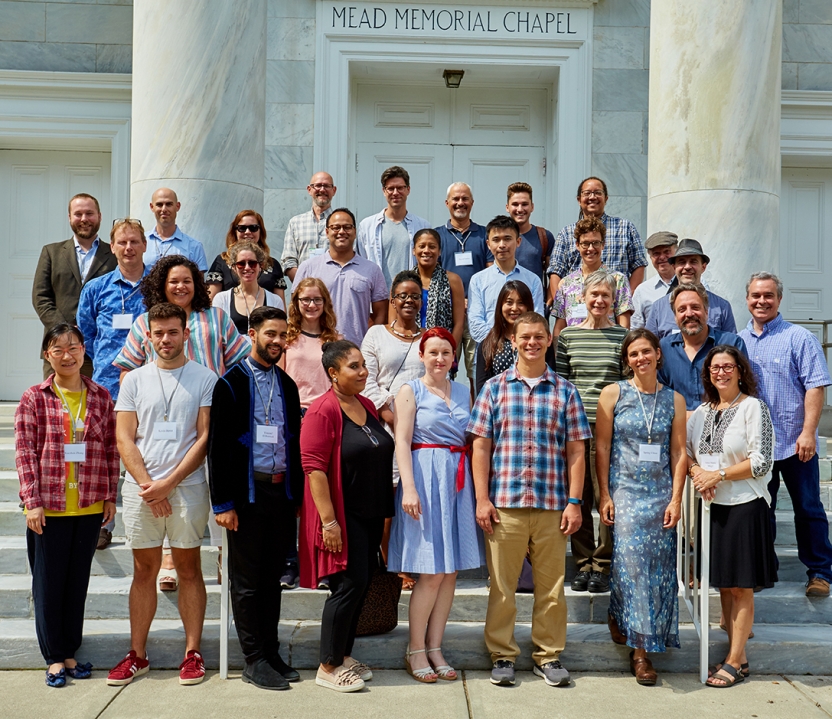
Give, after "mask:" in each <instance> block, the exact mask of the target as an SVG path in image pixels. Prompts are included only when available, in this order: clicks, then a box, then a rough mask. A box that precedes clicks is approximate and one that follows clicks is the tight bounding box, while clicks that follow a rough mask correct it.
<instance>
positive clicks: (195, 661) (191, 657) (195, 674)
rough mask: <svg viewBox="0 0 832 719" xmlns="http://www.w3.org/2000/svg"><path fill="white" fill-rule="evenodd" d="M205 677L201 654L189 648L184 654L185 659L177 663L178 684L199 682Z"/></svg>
mask: <svg viewBox="0 0 832 719" xmlns="http://www.w3.org/2000/svg"><path fill="white" fill-rule="evenodd" d="M203 679H205V662H204V661H202V655H201V654H200V653H199V652H198V651H196V650H195V649H191V651H189V652H188V653H187V655H186V656H185V661H184V662H182V663H181V664H180V665H179V683H180V684H199V683H200V682H201V681H202V680H203Z"/></svg>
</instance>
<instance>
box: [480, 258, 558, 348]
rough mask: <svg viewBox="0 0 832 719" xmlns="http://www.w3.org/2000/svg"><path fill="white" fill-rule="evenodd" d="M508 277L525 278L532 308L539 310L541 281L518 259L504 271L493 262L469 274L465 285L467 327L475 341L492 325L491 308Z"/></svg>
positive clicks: (522, 279) (541, 289) (489, 329)
mask: <svg viewBox="0 0 832 719" xmlns="http://www.w3.org/2000/svg"><path fill="white" fill-rule="evenodd" d="M509 280H520V281H521V282H525V283H526V285H527V286H528V288H529V289H530V290H531V293H532V298H533V299H534V311H535V312H538V313H540V314H541V315H542V314H543V285H542V284H541V282H540V278H539V277H538V276H537V275H536V274H534V273H533V272H530V271H529V270H527V269H526V268H525V267H521V266H520V263H518V262H515V264H514V269H513V270H511V272H509V273H508V274H506V273H504V272H503V271H502V270H501V269H500V267H499V265H498V264H497V263H496V262H495V263H494V264H493V265H491V267H486V268H485V269H484V270H483V271H482V272H477V274H475V275H474V276H473V277H472V278H471V284H470V285H469V287H468V329H469V330H470V332H471V337H473V338H474V341H475V342H482V341H483V340H484V339H485V338H486V335H488V333H489V332H490V331H491V328H492V327H493V326H494V309H495V308H496V307H497V298H498V297H499V296H500V290H501V289H503V285H504V284H505V283H506V282H508V281H509Z"/></svg>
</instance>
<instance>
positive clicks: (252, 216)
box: [205, 210, 286, 306]
mask: <svg viewBox="0 0 832 719" xmlns="http://www.w3.org/2000/svg"><path fill="white" fill-rule="evenodd" d="M238 242H251V243H252V244H255V245H259V246H260V249H261V250H263V252H264V253H265V256H266V259H265V262H264V263H263V271H262V272H261V273H260V275H259V276H258V278H257V283H258V284H259V285H260V287H262V288H263V289H265V290H268V291H269V292H274V293H275V294H276V295H278V296H279V297H280V299H281V300H282V301H283V303H284V306H285V303H286V297H285V296H284V290H285V289H286V280H285V279H284V277H283V269H282V268H281V267H280V263H279V262H278V261H277V260H276V259H274V258H273V257H272V256H271V254H270V252H269V246H268V244H266V225H265V224H264V222H263V217H262V215H261V214H260V213H259V212H255V211H254V210H243V211H242V212H238V213H237V216H236V217H235V218H234V220H233V221H232V223H231V226H230V227H229V228H228V234H227V235H226V236H225V252H223V253H221V254H219V255H217V257H216V259H215V260H214V262H213V264H212V265H211V268H210V269H209V270H208V273H207V274H206V275H205V282H206V283H207V285H208V295H209V296H210V297H211V298H212V299H213V298H214V297H215V296H216V295H217V294H218V293H219V292H222V291H224V290H230V289H231V288H232V287H236V286H237V285H238V284H239V283H240V278H239V277H238V276H237V275H235V274H234V272H233V271H232V269H231V268H232V265H233V264H234V263H233V262H232V261H231V257H230V255H229V250H230V249H231V247H232V246H234V245H235V244H237V243H238Z"/></svg>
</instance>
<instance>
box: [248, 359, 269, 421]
mask: <svg viewBox="0 0 832 719" xmlns="http://www.w3.org/2000/svg"><path fill="white" fill-rule="evenodd" d="M246 364H247V365H248V367H249V369H250V370H251V376H252V377H254V386H255V387H257V394H258V395H260V403H261V404H262V405H263V409H264V410H265V411H266V424H268V423H269V415H270V414H271V413H272V396H273V395H274V383H275V378H276V377H277V372H276V371H275V369H274V367H272V386H271V387H270V388H269V403H268V404H266V400H265V399H264V398H263V393H262V392H261V391H260V382H258V381H257V374H256V373H255V372H254V367H252V365H251V362H250V361H249V359H248V357H246Z"/></svg>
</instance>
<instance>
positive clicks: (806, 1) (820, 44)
mask: <svg viewBox="0 0 832 719" xmlns="http://www.w3.org/2000/svg"><path fill="white" fill-rule="evenodd" d="M783 89H784V90H827V91H832V0H783Z"/></svg>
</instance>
